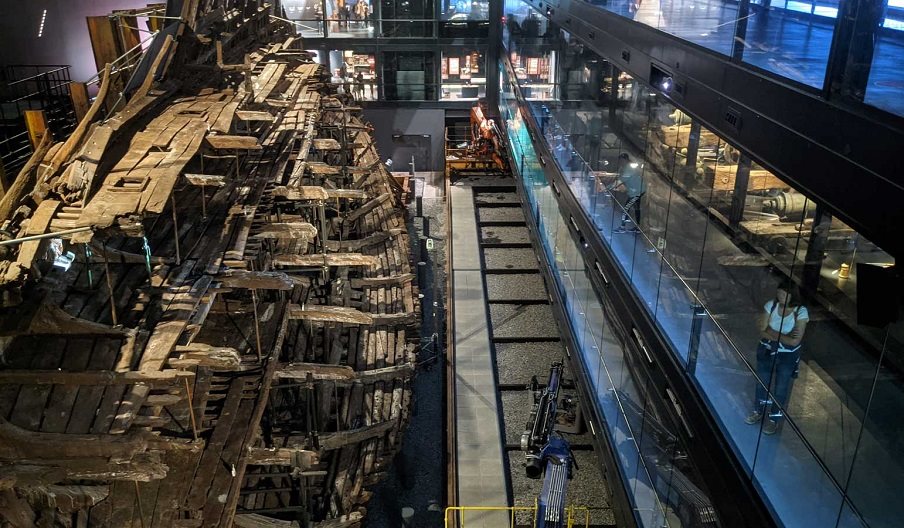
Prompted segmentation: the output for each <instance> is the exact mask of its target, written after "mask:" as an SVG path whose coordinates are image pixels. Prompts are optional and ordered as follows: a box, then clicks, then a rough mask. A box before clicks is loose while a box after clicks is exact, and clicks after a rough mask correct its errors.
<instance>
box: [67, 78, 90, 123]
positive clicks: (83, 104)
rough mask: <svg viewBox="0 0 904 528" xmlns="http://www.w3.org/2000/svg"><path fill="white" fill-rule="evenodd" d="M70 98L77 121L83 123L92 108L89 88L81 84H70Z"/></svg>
mask: <svg viewBox="0 0 904 528" xmlns="http://www.w3.org/2000/svg"><path fill="white" fill-rule="evenodd" d="M69 98H70V99H71V100H72V108H74V109H75V120H76V121H77V122H81V121H82V119H83V118H84V117H85V114H87V113H88V109H89V108H90V107H91V104H90V103H89V101H88V86H87V85H86V84H85V83H80V82H73V83H70V84H69Z"/></svg>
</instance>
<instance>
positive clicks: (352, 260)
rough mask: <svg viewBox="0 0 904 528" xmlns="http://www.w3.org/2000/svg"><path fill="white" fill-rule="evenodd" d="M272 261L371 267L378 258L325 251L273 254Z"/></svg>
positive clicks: (315, 265) (283, 264)
mask: <svg viewBox="0 0 904 528" xmlns="http://www.w3.org/2000/svg"><path fill="white" fill-rule="evenodd" d="M273 263H274V264H276V265H278V266H297V267H302V268H315V267H323V266H329V267H336V266H365V267H373V266H376V265H377V264H379V263H380V259H378V258H377V257H375V256H373V255H362V254H360V253H327V254H326V255H274V256H273Z"/></svg>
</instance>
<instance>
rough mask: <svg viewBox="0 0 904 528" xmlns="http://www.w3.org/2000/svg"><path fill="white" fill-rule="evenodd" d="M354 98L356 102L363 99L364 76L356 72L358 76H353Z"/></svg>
mask: <svg viewBox="0 0 904 528" xmlns="http://www.w3.org/2000/svg"><path fill="white" fill-rule="evenodd" d="M355 97H357V98H358V100H359V101H360V100H362V99H364V74H363V73H361V72H358V75H356V76H355Z"/></svg>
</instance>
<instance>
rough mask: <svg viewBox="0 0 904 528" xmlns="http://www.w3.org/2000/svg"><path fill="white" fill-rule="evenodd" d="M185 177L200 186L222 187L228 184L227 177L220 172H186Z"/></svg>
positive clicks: (189, 181)
mask: <svg viewBox="0 0 904 528" xmlns="http://www.w3.org/2000/svg"><path fill="white" fill-rule="evenodd" d="M185 179H186V180H187V181H188V183H190V184H192V185H197V186H199V187H222V186H224V185H226V177H225V176H223V175H220V174H185Z"/></svg>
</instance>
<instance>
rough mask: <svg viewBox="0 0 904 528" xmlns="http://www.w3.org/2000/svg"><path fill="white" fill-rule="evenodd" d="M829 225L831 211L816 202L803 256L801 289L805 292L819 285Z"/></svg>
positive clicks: (830, 223) (830, 224)
mask: <svg viewBox="0 0 904 528" xmlns="http://www.w3.org/2000/svg"><path fill="white" fill-rule="evenodd" d="M831 227H832V215H831V213H829V212H828V211H827V210H826V208H825V207H824V206H823V205H822V204H817V205H816V215H815V216H814V217H813V228H812V229H811V231H810V241H809V243H808V244H807V255H806V257H804V271H803V277H802V280H801V284H802V285H803V289H804V290H805V291H807V292H815V291H816V289H817V288H818V287H819V276H820V273H821V272H822V263H823V260H824V256H825V249H826V245H827V244H828V241H829V230H830V229H831Z"/></svg>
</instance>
